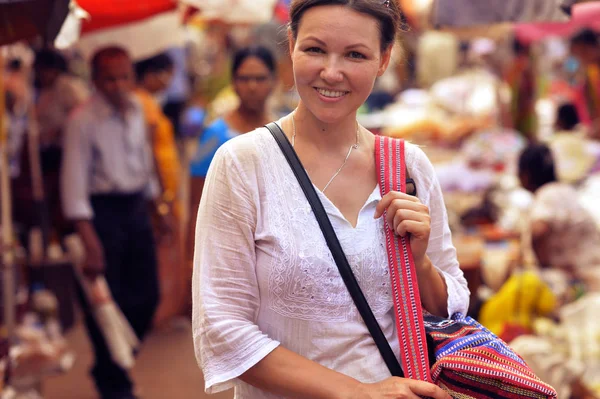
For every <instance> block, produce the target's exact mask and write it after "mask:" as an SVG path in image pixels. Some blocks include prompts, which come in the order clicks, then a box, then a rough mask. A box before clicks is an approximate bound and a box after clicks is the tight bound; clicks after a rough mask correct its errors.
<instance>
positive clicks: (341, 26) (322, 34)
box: [298, 5, 380, 46]
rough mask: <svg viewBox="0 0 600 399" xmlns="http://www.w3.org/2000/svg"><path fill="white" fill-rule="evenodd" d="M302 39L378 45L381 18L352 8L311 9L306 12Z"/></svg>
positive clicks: (347, 44)
mask: <svg viewBox="0 0 600 399" xmlns="http://www.w3.org/2000/svg"><path fill="white" fill-rule="evenodd" d="M298 39H299V40H303V39H317V40H320V41H323V42H325V44H330V43H331V44H344V45H345V46H351V45H356V44H363V45H367V46H378V45H379V39H380V30H379V24H378V21H377V20H376V19H375V18H374V17H372V16H370V15H367V14H363V13H359V12H357V11H354V10H352V9H350V8H348V7H343V6H337V5H333V6H332V5H328V6H318V7H313V8H310V9H308V10H307V11H306V13H305V14H304V15H303V17H302V20H301V21H300V25H299V28H298Z"/></svg>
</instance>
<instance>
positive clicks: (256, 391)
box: [193, 0, 469, 399]
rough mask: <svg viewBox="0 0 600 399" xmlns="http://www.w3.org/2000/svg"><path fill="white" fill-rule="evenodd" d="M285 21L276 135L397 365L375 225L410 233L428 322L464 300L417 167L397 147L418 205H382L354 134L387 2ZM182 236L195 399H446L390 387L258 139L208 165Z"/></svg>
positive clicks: (420, 161) (374, 68)
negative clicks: (290, 101) (189, 248)
mask: <svg viewBox="0 0 600 399" xmlns="http://www.w3.org/2000/svg"><path fill="white" fill-rule="evenodd" d="M290 17H291V18H290V19H291V23H290V28H289V42H290V52H291V56H292V61H293V65H294V77H295V81H296V87H297V89H298V93H299V95H300V98H301V101H300V104H299V106H298V108H297V109H296V110H295V111H294V112H293V113H292V114H291V115H289V116H287V117H284V118H283V119H281V120H280V121H279V122H278V123H279V124H280V126H281V127H282V128H283V130H284V131H285V133H286V134H287V135H288V137H289V139H290V141H291V142H292V143H293V145H294V147H295V150H296V152H297V153H298V156H299V157H300V159H301V161H302V163H303V165H304V167H305V168H306V170H307V172H308V174H309V175H310V178H311V179H312V181H313V183H314V184H315V185H316V187H317V188H318V189H319V195H320V198H321V200H322V202H323V204H324V207H325V209H326V210H327V213H328V216H329V218H330V220H331V222H332V224H333V226H334V229H335V231H336V233H337V236H338V238H339V239H340V242H341V244H342V247H343V249H344V251H345V253H346V256H347V257H348V261H349V263H350V264H351V266H352V268H353V270H354V273H355V275H356V277H357V279H358V281H359V283H360V284H361V287H362V290H363V291H364V293H365V296H366V297H367V300H368V301H369V303H370V305H371V308H372V309H373V312H374V314H375V315H376V317H377V318H378V321H379V323H380V325H381V328H382V329H383V331H384V333H385V334H386V336H387V338H388V340H389V343H390V345H391V346H392V348H394V350H395V352H396V354H397V355H398V356H402V352H401V350H400V347H399V343H398V340H397V337H396V331H395V327H394V325H395V322H394V316H393V313H392V296H391V291H390V278H389V273H388V262H387V253H386V248H385V234H384V226H385V225H384V223H389V224H390V225H392V226H393V227H394V229H395V230H396V231H397V232H398V234H401V235H405V234H410V237H411V239H410V241H411V245H412V249H413V253H414V257H415V262H416V267H417V270H418V272H417V274H418V284H419V289H420V292H421V299H422V302H423V305H424V307H425V308H426V309H427V310H428V311H429V312H431V313H434V314H437V315H449V314H453V313H455V312H462V313H465V312H466V310H467V307H468V301H469V299H468V298H469V292H468V289H467V284H466V281H465V279H464V277H463V274H462V272H461V271H460V269H459V267H458V262H457V260H456V251H455V249H454V247H453V246H452V242H451V236H450V230H449V228H448V223H447V215H446V211H445V207H444V202H443V199H442V193H441V190H440V186H439V183H438V182H437V180H436V178H435V174H434V170H433V167H432V165H431V163H430V162H429V160H428V159H427V157H426V156H425V154H424V153H423V152H422V151H421V150H419V149H418V148H417V147H416V146H413V145H410V144H408V145H407V147H406V158H407V164H408V169H409V171H410V174H411V176H412V177H413V179H415V181H416V185H417V187H418V192H419V198H416V197H411V196H408V195H405V194H402V193H398V192H392V193H390V194H388V195H386V196H385V197H384V198H381V195H380V194H379V188H378V186H377V181H378V178H377V174H378V173H377V171H376V167H375V165H376V163H375V155H374V145H375V136H374V135H373V134H371V133H370V132H369V131H367V130H366V129H364V128H362V127H361V126H359V125H358V123H357V121H356V112H357V110H358V108H359V107H360V106H361V105H362V104H363V103H364V101H365V100H366V98H367V97H368V96H369V94H370V93H371V90H372V88H373V84H374V82H375V79H376V78H377V77H378V76H381V74H383V73H384V71H385V70H386V68H387V66H388V62H389V59H390V52H391V48H392V45H393V43H394V40H395V38H396V34H397V32H398V31H399V30H400V29H399V26H400V24H401V13H400V10H399V7H398V5H397V4H396V2H395V1H383V0H294V1H292V4H291V10H290ZM348 154H349V155H348ZM385 210H387V212H388V213H387V216H388V217H387V219H386V220H384V218H383V217H382V215H383V212H384V211H385ZM197 223H198V225H197V230H196V253H195V260H194V277H193V299H194V312H193V325H194V343H195V348H196V355H197V358H198V361H199V364H200V366H201V367H202V370H203V371H204V376H205V380H206V390H207V392H211V393H212V392H218V391H221V390H223V389H227V388H230V387H232V386H235V389H236V391H235V392H236V393H235V395H236V397H237V398H253V399H255V398H279V397H292V398H418V397H419V396H427V397H432V398H436V399H446V398H450V397H449V396H448V395H447V394H446V393H445V392H444V391H442V390H441V389H440V388H438V387H436V386H434V385H432V384H429V383H425V382H421V381H413V380H407V379H401V378H392V377H390V372H389V371H388V369H387V368H386V366H385V363H384V362H383V360H382V358H381V356H380V354H379V352H378V350H377V347H376V345H375V343H374V341H373V338H372V337H371V336H370V334H369V332H368V330H367V327H366V326H365V324H364V323H363V321H362V319H361V317H360V315H359V313H358V311H357V310H356V307H355V306H354V304H353V302H352V299H351V298H350V295H349V294H348V291H347V289H346V287H345V285H344V282H343V281H342V279H341V277H340V275H339V273H338V269H337V267H336V264H335V262H334V261H333V259H332V256H331V253H330V252H329V249H328V248H327V245H326V243H325V239H324V238H323V235H322V233H321V231H320V229H319V226H318V224H317V221H316V219H315V217H314V215H313V214H312V212H311V210H310V206H309V204H308V202H307V201H306V199H305V197H304V194H303V193H302V190H301V189H300V186H299V185H298V182H297V181H296V178H295V177H294V174H293V172H292V170H291V169H290V167H289V166H288V164H287V162H286V160H285V158H284V156H283V154H282V153H281V151H280V149H279V147H278V145H277V143H276V142H275V140H274V139H273V137H272V136H271V135H270V133H269V132H268V131H267V130H266V129H264V128H259V129H256V130H255V131H253V132H251V133H249V134H245V135H243V136H241V137H237V138H235V139H233V140H231V141H229V142H228V143H227V144H225V145H224V146H223V147H221V149H220V150H219V151H218V153H217V154H216V156H215V159H214V160H213V163H212V165H211V168H210V171H209V173H208V177H207V180H206V187H205V191H204V195H203V197H202V201H201V204H200V209H199V213H198V222H197Z"/></svg>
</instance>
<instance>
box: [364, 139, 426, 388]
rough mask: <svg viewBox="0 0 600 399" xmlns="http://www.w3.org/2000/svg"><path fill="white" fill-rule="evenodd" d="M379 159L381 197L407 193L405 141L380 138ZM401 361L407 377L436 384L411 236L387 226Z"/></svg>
mask: <svg viewBox="0 0 600 399" xmlns="http://www.w3.org/2000/svg"><path fill="white" fill-rule="evenodd" d="M375 156H376V159H377V163H378V165H377V166H378V168H379V187H380V189H381V196H382V197H383V196H385V195H386V194H387V193H389V192H390V191H400V192H403V193H404V192H406V162H405V158H404V140H397V139H391V138H389V137H383V136H377V139H376V145H375ZM385 236H386V246H387V252H388V260H389V266H390V278H391V283H392V294H393V297H394V314H395V318H396V329H397V331H398V340H399V341H400V353H401V355H400V361H401V363H402V368H403V370H404V374H405V375H406V377H407V378H411V379H415V380H421V381H432V380H431V375H430V372H429V370H430V367H429V358H428V356H427V340H426V337H425V326H424V323H423V310H422V306H421V296H420V293H419V285H418V282H417V271H416V268H415V263H414V261H413V256H412V251H411V249H410V242H409V239H408V237H399V236H397V235H396V234H395V232H394V231H393V229H392V228H390V227H389V226H388V224H387V223H385Z"/></svg>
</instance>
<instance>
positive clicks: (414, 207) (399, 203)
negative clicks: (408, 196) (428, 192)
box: [386, 199, 429, 226]
mask: <svg viewBox="0 0 600 399" xmlns="http://www.w3.org/2000/svg"><path fill="white" fill-rule="evenodd" d="M400 210H411V211H415V212H419V213H425V214H428V213H429V210H428V209H427V207H426V206H425V205H423V204H421V203H420V202H412V201H407V200H405V199H395V200H394V201H392V203H391V204H390V206H389V207H388V208H387V212H386V220H387V221H388V223H389V224H390V226H393V224H392V223H393V222H394V217H395V216H396V213H397V212H398V211H400Z"/></svg>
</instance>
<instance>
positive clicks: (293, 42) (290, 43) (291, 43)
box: [287, 28, 296, 56]
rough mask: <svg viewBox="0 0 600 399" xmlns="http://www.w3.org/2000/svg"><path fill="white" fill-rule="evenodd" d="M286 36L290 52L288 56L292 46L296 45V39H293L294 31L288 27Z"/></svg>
mask: <svg viewBox="0 0 600 399" xmlns="http://www.w3.org/2000/svg"><path fill="white" fill-rule="evenodd" d="M287 38H288V46H289V47H288V50H289V52H290V56H291V55H292V53H293V52H294V47H296V39H294V33H293V32H292V29H290V28H288V30H287Z"/></svg>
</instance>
